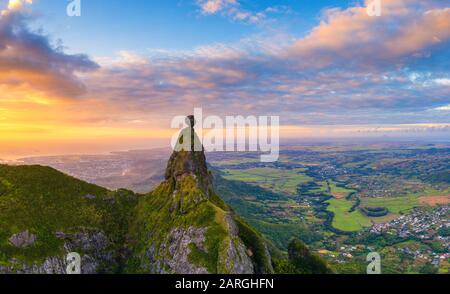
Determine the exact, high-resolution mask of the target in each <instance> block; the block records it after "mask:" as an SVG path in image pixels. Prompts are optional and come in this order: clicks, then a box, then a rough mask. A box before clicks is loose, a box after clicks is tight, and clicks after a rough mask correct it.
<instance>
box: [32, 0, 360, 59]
mask: <svg viewBox="0 0 450 294" xmlns="http://www.w3.org/2000/svg"><path fill="white" fill-rule="evenodd" d="M352 2H353V1H342V0H341V1H337V0H334V1H331V0H328V1H323V0H319V1H308V0H295V1H289V0H279V1H267V0H262V1H248V0H247V1H240V5H241V9H243V10H245V11H248V12H251V13H258V12H261V11H264V10H266V9H268V8H279V9H280V10H281V12H279V13H269V15H268V16H267V18H268V19H266V20H264V21H261V22H259V23H249V22H245V21H237V20H233V19H231V18H230V17H228V16H226V15H222V14H220V13H218V14H214V15H204V14H203V13H202V11H201V8H200V7H199V5H198V3H197V2H196V1H188V0H165V1H158V0H156V1H154V0H152V1H149V0H134V1H131V2H130V3H128V2H126V1H123V0H108V1H104V0H82V1H81V3H82V17H69V16H67V15H66V13H65V8H66V5H67V3H68V2H67V1H63V0H61V1H57V0H37V1H35V3H34V4H33V5H34V6H35V10H36V11H39V12H40V13H42V17H41V19H40V20H39V22H37V23H36V24H35V26H36V27H40V28H42V29H43V30H44V31H46V32H47V33H48V34H50V35H51V36H52V37H54V38H60V39H62V40H63V41H64V44H65V46H67V50H68V52H85V53H89V54H91V55H112V54H114V52H115V51H119V50H124V49H127V48H128V49H129V50H133V51H136V52H141V53H146V51H147V50H148V49H154V48H157V49H171V50H188V49H192V48H195V47H197V46H202V45H206V44H211V43H232V42H237V41H239V40H240V39H242V38H245V37H247V36H249V35H253V34H269V32H268V30H283V31H284V32H286V33H290V34H293V35H296V36H298V35H301V34H305V33H306V32H307V31H308V30H310V29H311V28H312V27H313V26H314V25H316V24H317V22H318V18H319V16H320V12H321V11H322V10H323V9H326V8H329V7H346V6H348V5H349V4H350V3H352Z"/></svg>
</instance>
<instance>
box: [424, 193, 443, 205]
mask: <svg viewBox="0 0 450 294" xmlns="http://www.w3.org/2000/svg"><path fill="white" fill-rule="evenodd" d="M419 203H420V204H423V205H430V206H436V205H445V204H449V203H450V195H440V196H422V197H420V198H419Z"/></svg>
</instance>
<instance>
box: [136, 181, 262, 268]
mask: <svg viewBox="0 0 450 294" xmlns="http://www.w3.org/2000/svg"><path fill="white" fill-rule="evenodd" d="M231 213H232V212H231V210H230V208H229V207H228V206H227V205H226V204H225V203H224V202H223V201H222V200H221V199H220V198H219V197H218V196H217V195H216V194H215V193H213V195H212V197H211V198H210V199H207V197H206V195H205V193H204V192H203V191H202V190H200V189H198V188H197V186H196V181H195V179H194V178H193V176H186V177H184V178H183V179H182V180H181V182H180V183H179V185H178V186H177V187H176V189H175V187H174V182H173V180H168V181H165V182H163V183H162V184H161V185H160V186H159V187H158V188H157V189H156V190H155V191H153V192H152V193H150V194H148V195H146V196H145V197H143V198H142V199H141V201H140V202H139V205H138V206H137V209H136V214H137V215H136V219H135V222H134V224H133V226H132V228H131V236H132V237H133V239H134V240H137V242H136V243H135V245H134V248H133V250H134V252H135V254H136V255H137V256H141V257H144V256H145V252H146V251H147V250H148V248H150V247H151V246H155V247H156V248H160V246H161V244H163V243H165V242H167V241H168V240H167V237H168V236H169V235H170V232H171V231H172V229H174V228H185V229H187V228H189V227H194V228H207V232H206V240H205V247H206V249H207V250H206V252H205V251H202V250H199V249H198V248H196V247H195V245H194V246H192V244H191V253H190V255H189V256H188V257H189V260H190V262H191V263H193V264H195V265H197V266H200V267H205V268H207V269H208V272H210V273H227V270H226V268H224V264H225V263H226V259H225V257H226V250H227V248H228V244H229V241H230V232H229V228H228V225H227V222H226V220H225V218H226V216H227V215H228V214H231ZM236 220H237V221H238V225H239V227H240V228H241V233H242V232H243V230H244V229H245V232H246V234H245V236H243V235H241V236H240V237H241V239H242V240H243V241H244V243H245V245H246V246H247V247H248V248H251V249H252V250H253V251H254V253H255V259H256V260H255V262H256V263H257V264H258V266H259V267H265V264H266V263H267V262H268V260H267V259H266V258H267V257H266V256H264V254H263V253H261V252H260V248H261V246H263V245H262V244H263V240H262V238H261V237H260V235H259V234H258V233H256V231H254V230H253V229H251V228H250V227H248V226H247V225H245V223H243V222H242V221H240V220H239V219H237V218H236ZM147 232H152V234H151V235H149V234H148V233H147ZM166 253H167V252H161V251H160V252H158V255H159V256H158V255H157V256H156V258H157V259H158V258H160V259H162V258H163V257H164V254H166ZM141 260H142V259H141ZM145 266H146V265H145V264H144V268H142V266H141V265H140V264H133V263H130V264H129V266H128V268H127V271H128V272H142V271H143V270H144V271H145Z"/></svg>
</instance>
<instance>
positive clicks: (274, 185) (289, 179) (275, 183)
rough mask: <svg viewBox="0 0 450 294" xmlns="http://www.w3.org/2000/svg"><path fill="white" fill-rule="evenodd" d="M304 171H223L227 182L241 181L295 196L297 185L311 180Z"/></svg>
mask: <svg viewBox="0 0 450 294" xmlns="http://www.w3.org/2000/svg"><path fill="white" fill-rule="evenodd" d="M304 171H305V170H304V169H300V168H297V169H289V170H288V169H277V168H250V169H225V170H223V172H224V173H225V175H224V178H225V179H227V180H234V181H243V182H246V183H249V184H253V185H256V186H260V187H262V188H265V189H269V190H271V191H274V192H278V193H284V194H289V195H296V193H297V187H298V185H300V184H302V183H307V182H309V181H311V180H313V179H312V178H310V177H308V176H307V175H306V174H304Z"/></svg>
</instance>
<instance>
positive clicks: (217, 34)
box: [0, 0, 450, 159]
mask: <svg viewBox="0 0 450 294" xmlns="http://www.w3.org/2000/svg"><path fill="white" fill-rule="evenodd" d="M371 1H372V0H367V1H333V0H327V1H325V0H321V1H297V0H296V1H293V0H292V1H290V0H280V1H275V0H273V1H272V0H267V1H250V0H189V1H188V0H186V1H176V0H173V1H134V2H129V1H127V2H126V1H119V0H109V1H107V4H105V1H101V0H91V1H83V0H82V15H81V16H80V17H69V16H67V15H66V5H67V2H66V1H54V0H9V1H5V0H0V11H1V13H0V158H3V159H5V158H7V159H8V158H17V157H22V156H27V155H30V156H32V155H51V154H76V153H83V154H86V153H105V152H110V151H116V150H131V149H146V148H154V147H164V146H167V145H168V143H169V142H168V140H169V138H170V137H171V136H172V135H173V132H174V130H172V129H170V128H169V127H170V122H171V120H172V118H173V117H174V116H176V115H187V114H190V113H191V112H192V111H193V109H194V108H198V107H200V108H202V109H203V110H204V112H205V115H218V116H220V117H224V116H228V115H232V116H237V115H242V116H247V115H255V116H258V115H278V116H280V117H281V124H282V126H281V136H282V139H284V140H291V139H298V140H319V139H339V138H341V139H342V138H355V140H357V139H358V138H380V139H383V138H386V137H387V138H388V139H389V140H390V139H391V138H399V139H405V138H411V139H418V140H424V141H426V140H430V141H439V139H442V140H445V138H448V137H450V136H449V134H450V71H449V69H450V56H449V54H448V52H450V51H449V49H450V7H449V3H448V2H446V1H440V0H430V1H420V0H407V1H406V0H382V1H381V2H382V15H381V16H380V17H371V16H369V15H368V14H367V11H366V6H367V5H368V4H369V3H370V2H371ZM94 36H95V37H94Z"/></svg>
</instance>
